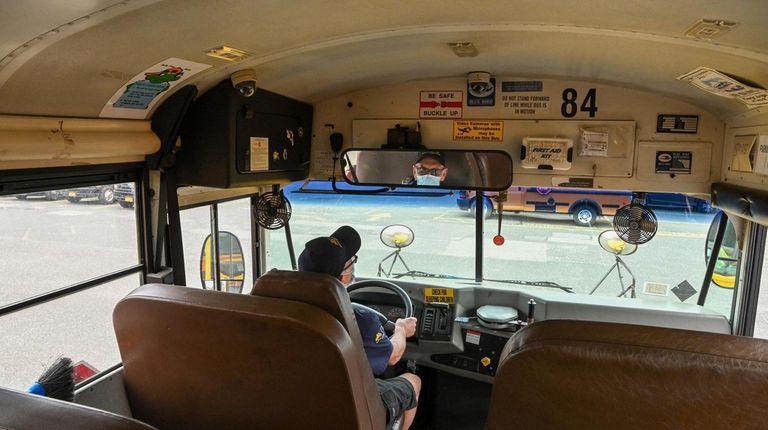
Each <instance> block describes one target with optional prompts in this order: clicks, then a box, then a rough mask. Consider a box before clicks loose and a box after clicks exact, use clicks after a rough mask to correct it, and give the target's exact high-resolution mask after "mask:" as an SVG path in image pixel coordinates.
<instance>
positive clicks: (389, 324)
mask: <svg viewBox="0 0 768 430" xmlns="http://www.w3.org/2000/svg"><path fill="white" fill-rule="evenodd" d="M372 287H377V288H385V289H387V290H390V291H392V292H393V293H395V294H397V295H398V296H399V297H400V300H402V301H403V304H404V305H405V317H406V318H410V317H412V316H413V302H411V298H410V297H409V296H408V293H406V292H405V290H403V289H402V288H400V287H398V286H397V285H396V284H393V283H392V282H389V281H384V280H381V279H371V280H369V281H360V282H355V283H354V284H352V285H350V286H349V287H347V292H349V293H351V292H353V291H357V290H360V289H363V288H372ZM352 307H353V308H358V309H362V310H365V311H368V312H371V313H373V314H374V315H376V316H377V317H379V322H380V323H381V325H382V326H384V329H385V330H387V331H390V332H392V331H394V330H395V323H394V322H393V321H390V320H389V318H387V317H386V316H385V315H384V314H382V313H381V312H379V311H377V310H374V309H371V308H369V307H368V306H365V305H361V304H360V303H352Z"/></svg>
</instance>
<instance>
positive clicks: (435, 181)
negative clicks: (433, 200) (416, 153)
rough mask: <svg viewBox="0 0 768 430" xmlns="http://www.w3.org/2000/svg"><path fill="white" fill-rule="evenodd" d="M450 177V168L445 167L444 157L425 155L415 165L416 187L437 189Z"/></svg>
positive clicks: (434, 154) (436, 154)
mask: <svg viewBox="0 0 768 430" xmlns="http://www.w3.org/2000/svg"><path fill="white" fill-rule="evenodd" d="M447 176H448V168H447V167H446V166H445V161H443V157H442V155H440V154H438V153H430V152H428V153H424V154H422V155H421V156H420V157H419V159H418V160H417V161H416V163H415V164H414V165H413V178H414V181H415V182H416V185H426V186H433V187H437V186H440V184H441V183H442V182H443V181H445V178H446V177H447Z"/></svg>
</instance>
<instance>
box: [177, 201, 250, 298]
mask: <svg viewBox="0 0 768 430" xmlns="http://www.w3.org/2000/svg"><path fill="white" fill-rule="evenodd" d="M250 205H251V203H250V197H246V198H242V199H237V200H233V201H229V202H224V203H219V204H218V217H219V236H220V237H221V238H223V237H224V235H226V237H228V238H232V237H234V238H236V239H237V240H234V239H232V241H231V242H229V241H225V240H220V242H221V243H226V244H232V245H234V246H236V244H237V243H239V245H240V248H241V250H242V255H240V256H234V257H232V258H225V257H222V261H221V262H220V264H221V265H222V269H221V270H222V273H223V275H222V278H221V279H222V281H227V282H228V279H229V278H227V277H226V276H227V273H228V271H229V267H230V266H237V267H238V270H237V272H238V275H236V278H237V280H238V282H237V284H242V287H240V288H235V286H234V285H235V282H232V283H231V287H230V288H228V287H227V286H226V285H225V287H224V288H222V290H224V291H230V292H242V293H245V294H248V293H250V291H251V285H253V264H252V261H253V260H252V250H251V228H250V222H251V215H250V210H251V206H250ZM180 218H181V227H182V229H181V230H182V240H183V242H184V266H185V267H184V270H185V274H186V278H187V286H189V287H194V288H202V287H203V282H202V277H204V276H205V275H204V274H201V255H202V252H203V245H204V242H205V240H206V239H207V238H208V236H209V235H210V234H211V207H210V205H208V206H201V207H196V208H191V209H184V210H182V211H181V213H180ZM227 233H230V234H231V235H227ZM208 246H209V247H210V245H208ZM223 249H224V247H223V246H221V245H220V254H222V253H223V252H224V250H223ZM226 255H228V256H233V255H234V253H226ZM239 272H242V274H240V273H239ZM208 277H209V278H210V279H211V280H212V275H210V272H209V275H208ZM233 279H234V278H233ZM240 279H242V282H240ZM208 284H209V285H208V288H210V285H212V281H208ZM227 285H230V284H227Z"/></svg>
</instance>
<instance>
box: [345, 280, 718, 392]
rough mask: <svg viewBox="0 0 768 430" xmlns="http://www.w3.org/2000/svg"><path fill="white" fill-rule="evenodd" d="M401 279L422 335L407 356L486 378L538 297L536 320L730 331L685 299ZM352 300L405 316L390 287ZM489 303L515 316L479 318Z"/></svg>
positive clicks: (712, 314) (395, 316)
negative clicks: (672, 301) (494, 320)
mask: <svg viewBox="0 0 768 430" xmlns="http://www.w3.org/2000/svg"><path fill="white" fill-rule="evenodd" d="M390 282H392V280H390ZM395 283H396V284H397V285H398V286H400V287H401V288H402V289H403V290H405V292H406V293H407V294H408V295H409V297H410V298H411V300H412V302H413V306H414V316H415V317H416V318H418V328H417V331H416V335H415V336H413V337H411V338H409V339H408V347H407V348H406V353H405V359H408V360H415V361H416V363H417V364H418V365H419V366H426V367H432V368H435V369H438V370H441V371H445V372H448V373H451V374H454V375H457V376H462V377H466V378H470V379H474V380H478V381H482V382H490V383H492V382H493V377H494V376H495V374H496V369H497V367H498V364H499V361H500V360H501V358H502V357H501V353H502V351H503V348H504V346H505V345H506V343H507V342H508V341H509V339H510V338H511V337H512V336H513V335H514V334H515V332H516V331H518V330H519V329H521V328H522V327H524V326H525V325H526V323H527V320H528V318H529V316H530V315H529V302H530V301H531V300H533V301H534V302H535V311H534V312H535V319H536V320H537V321H538V320H545V319H572V320H586V321H604V322H618V323H629V324H640V325H653V326H661V327H669V328H679V329H687V330H697V331H709V332H715V333H730V325H729V323H728V320H727V318H726V317H724V316H723V315H720V314H717V313H715V312H712V311H709V310H707V309H704V308H702V307H698V306H690V305H688V304H682V303H681V304H680V306H670V305H669V304H662V305H660V304H659V303H658V302H649V301H644V300H643V299H639V298H638V299H632V300H627V299H623V298H615V297H599V296H577V295H573V294H563V293H556V292H553V293H548V292H539V291H536V292H535V293H532V292H529V291H525V290H524V289H517V288H509V287H493V286H484V285H477V286H457V287H454V288H446V287H442V286H440V287H437V286H433V285H428V284H421V283H417V282H410V281H401V280H396V281H395ZM435 291H437V292H438V295H435V294H434V293H435ZM441 294H442V295H441ZM350 298H351V299H352V301H353V302H357V303H360V304H363V305H366V306H368V307H371V308H373V309H374V310H377V311H379V312H381V313H382V314H384V315H385V316H387V318H388V319H390V320H391V321H394V320H396V319H398V318H403V317H404V316H405V307H404V305H403V303H402V301H401V299H400V298H399V297H398V296H397V295H395V294H394V293H392V292H390V291H388V290H386V289H380V288H375V287H374V288H370V289H368V288H366V289H365V290H357V291H353V292H352V293H350ZM483 307H485V308H488V307H491V308H499V309H502V310H509V311H511V312H513V313H512V315H514V316H516V318H514V321H512V322H511V323H509V324H489V321H485V320H481V319H480V318H478V310H479V309H481V308H483ZM483 316H485V315H483ZM510 320H511V319H510Z"/></svg>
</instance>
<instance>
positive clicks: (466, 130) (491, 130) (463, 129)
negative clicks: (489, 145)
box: [453, 121, 504, 142]
mask: <svg viewBox="0 0 768 430" xmlns="http://www.w3.org/2000/svg"><path fill="white" fill-rule="evenodd" d="M453 140H478V141H485V142H501V141H502V140H504V121H454V122H453Z"/></svg>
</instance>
